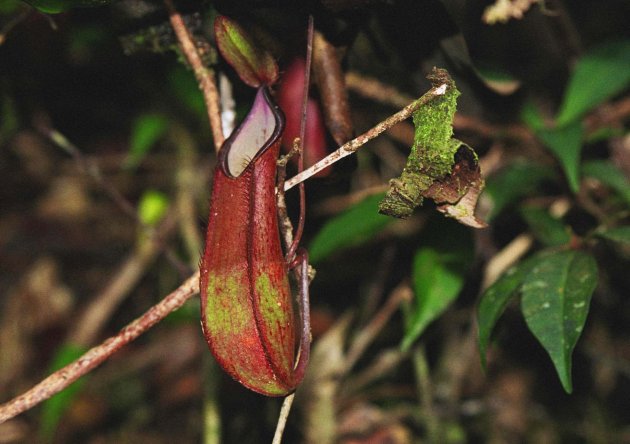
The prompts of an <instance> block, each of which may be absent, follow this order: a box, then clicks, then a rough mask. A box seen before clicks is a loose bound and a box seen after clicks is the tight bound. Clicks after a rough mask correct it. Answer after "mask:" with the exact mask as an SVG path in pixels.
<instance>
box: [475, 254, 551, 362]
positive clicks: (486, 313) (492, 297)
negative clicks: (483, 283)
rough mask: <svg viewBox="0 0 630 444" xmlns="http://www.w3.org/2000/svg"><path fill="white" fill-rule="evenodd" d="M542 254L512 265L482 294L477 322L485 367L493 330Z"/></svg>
mask: <svg viewBox="0 0 630 444" xmlns="http://www.w3.org/2000/svg"><path fill="white" fill-rule="evenodd" d="M541 254H543V253H539V254H536V255H534V256H532V257H530V258H529V259H526V260H524V261H522V262H521V263H519V264H517V265H514V266H512V267H510V268H509V269H508V270H507V271H506V272H505V273H503V274H502V275H501V277H499V279H497V280H496V282H495V283H494V284H492V285H491V286H490V287H488V289H487V290H486V291H485V292H484V293H483V294H482V295H481V299H480V300H479V306H478V307H477V324H478V326H479V340H478V343H479V355H480V358H481V365H482V366H483V367H484V368H485V367H486V350H487V348H488V343H489V341H490V335H491V333H492V330H493V329H494V326H495V325H496V323H497V321H498V320H499V318H500V317H501V315H502V314H503V312H504V311H505V308H506V307H507V305H508V303H509V302H510V299H512V297H514V296H516V294H517V293H518V291H519V289H520V287H521V284H522V283H523V279H525V276H527V273H529V271H530V270H531V269H532V267H533V266H534V265H535V264H536V263H537V262H538V261H540V258H541Z"/></svg>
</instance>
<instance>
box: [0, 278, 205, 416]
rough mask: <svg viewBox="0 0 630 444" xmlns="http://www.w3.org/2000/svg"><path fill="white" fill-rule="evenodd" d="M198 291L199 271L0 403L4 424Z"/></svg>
mask: <svg viewBox="0 0 630 444" xmlns="http://www.w3.org/2000/svg"><path fill="white" fill-rule="evenodd" d="M197 292H199V272H196V273H195V274H193V275H192V276H191V277H189V278H188V279H187V280H186V281H185V282H184V283H183V284H181V285H180V286H179V287H178V288H177V289H176V290H174V291H173V292H171V293H170V294H168V295H167V296H166V297H165V298H164V299H162V300H161V301H160V302H159V303H157V304H156V305H154V306H153V307H151V308H150V309H149V310H147V311H146V312H145V313H144V314H143V315H142V316H140V317H138V318H136V319H135V320H134V321H133V322H131V323H130V324H128V325H127V326H126V327H125V328H123V329H122V330H120V332H119V333H118V334H117V335H115V336H112V337H111V338H109V339H107V340H105V341H104V342H102V343H101V344H100V345H98V346H96V347H93V348H91V349H90V350H88V351H87V352H86V353H85V354H84V355H83V356H81V357H80V358H79V359H77V360H76V361H74V362H72V363H70V364H68V365H67V366H65V367H63V368H62V369H60V370H58V371H56V372H54V373H53V374H52V375H50V376H49V377H47V378H46V379H44V380H43V381H41V382H40V383H39V384H37V385H35V386H34V387H32V388H31V389H30V390H28V391H27V392H26V393H24V394H22V395H20V396H18V397H16V398H14V399H12V400H11V401H9V402H7V403H5V404H2V405H0V424H2V423H3V422H5V421H7V420H9V419H11V418H13V417H15V416H17V415H19V414H20V413H23V412H25V411H26V410H29V409H31V408H32V407H34V406H36V405H37V404H39V403H41V402H42V401H45V400H46V399H48V398H50V397H51V396H53V395H54V394H56V393H59V392H60V391H62V390H63V389H65V388H66V387H68V386H69V385H70V384H72V383H73V382H74V381H76V380H77V379H79V378H80V377H81V376H83V375H85V374H86V373H88V372H90V371H91V370H93V369H94V368H96V367H97V366H99V365H100V364H102V363H103V362H104V361H105V360H107V359H108V358H109V357H110V356H111V355H113V354H114V353H116V352H117V351H118V350H119V349H120V348H122V347H124V346H125V345H127V344H129V343H130V342H131V341H133V340H135V339H136V338H137V337H138V336H140V335H141V334H143V333H144V332H145V331H147V330H148V329H150V328H151V327H153V326H154V325H155V324H157V323H158V322H160V321H161V320H162V319H164V318H165V317H166V316H168V315H169V314H170V313H172V312H173V311H175V310H177V309H178V308H179V307H181V306H182V305H183V304H184V303H185V302H186V301H187V300H188V299H190V298H191V297H192V296H193V295H195V294H196V293H197Z"/></svg>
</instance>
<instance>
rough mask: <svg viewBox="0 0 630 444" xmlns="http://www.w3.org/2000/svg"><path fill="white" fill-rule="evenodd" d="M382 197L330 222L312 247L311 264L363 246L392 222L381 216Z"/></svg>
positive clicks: (371, 198)
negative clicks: (333, 254)
mask: <svg viewBox="0 0 630 444" xmlns="http://www.w3.org/2000/svg"><path fill="white" fill-rule="evenodd" d="M382 198H383V194H376V195H373V196H370V197H367V198H365V199H363V200H362V201H361V202H359V203H357V204H355V205H353V206H352V207H350V208H348V209H347V210H346V211H344V212H343V213H341V214H339V215H338V216H336V217H334V218H332V219H331V220H329V221H328V222H327V223H326V224H325V225H324V226H323V227H322V229H321V230H320V231H319V233H317V235H316V236H315V238H314V239H313V241H312V242H311V243H310V245H309V248H308V250H309V260H310V261H311V262H313V263H317V262H320V261H321V260H323V259H325V258H326V257H327V256H329V255H330V254H332V253H333V252H335V251H339V250H342V249H344V248H349V247H353V246H356V245H360V244H362V243H364V242H367V241H368V240H370V239H371V238H372V237H373V236H374V235H375V234H376V233H378V232H379V231H381V230H382V229H383V228H385V226H386V225H387V224H389V223H390V222H392V219H391V218H389V217H387V216H383V215H381V214H379V213H378V203H379V201H380V200H381V199H382Z"/></svg>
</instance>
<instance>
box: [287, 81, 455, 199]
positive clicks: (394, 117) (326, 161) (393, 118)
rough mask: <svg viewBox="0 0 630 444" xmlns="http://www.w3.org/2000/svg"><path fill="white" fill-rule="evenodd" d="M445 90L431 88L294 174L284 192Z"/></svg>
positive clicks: (406, 116) (407, 116)
mask: <svg viewBox="0 0 630 444" xmlns="http://www.w3.org/2000/svg"><path fill="white" fill-rule="evenodd" d="M447 88H448V85H447V84H446V83H443V84H441V85H439V86H436V87H433V88H431V89H430V90H429V91H428V92H427V93H426V94H424V95H423V96H422V97H420V98H419V99H417V100H415V101H413V102H411V103H410V104H409V105H407V106H406V107H405V108H403V109H402V110H400V111H398V112H397V113H396V114H394V115H392V116H390V117H388V118H387V119H385V120H383V121H382V122H380V123H379V124H377V125H376V126H374V127H373V128H371V129H369V130H368V131H366V132H365V133H363V134H361V135H360V136H358V137H356V138H354V139H352V140H351V141H350V142H348V143H346V144H344V145H342V146H341V147H340V148H339V149H337V150H336V151H335V152H333V153H331V154H329V155H328V156H326V157H324V158H323V159H322V160H320V161H319V162H317V163H316V164H314V165H313V166H311V167H310V168H307V169H306V170H304V171H302V172H301V173H299V174H296V175H295V176H293V177H292V178H291V179H289V180H287V181H286V182H285V183H284V190H285V191H286V190H289V189H291V188H293V187H294V186H295V185H297V184H299V183H301V182H304V181H305V180H306V179H308V178H309V177H311V176H313V175H315V174H317V173H319V172H320V171H321V170H323V169H324V168H327V167H329V166H330V165H332V164H333V163H335V162H337V161H338V160H340V159H343V158H344V157H346V156H349V155H350V154H353V153H354V152H356V151H357V150H358V149H359V148H361V147H362V146H363V145H365V144H366V143H367V142H369V141H370V140H372V139H374V138H375V137H377V136H378V135H380V134H381V133H383V132H384V131H386V130H388V129H389V128H391V127H392V126H394V125H396V124H397V123H399V122H402V121H403V120H405V119H407V118H409V117H410V116H411V115H412V114H413V113H414V112H415V111H416V110H417V109H418V108H420V107H421V106H423V105H425V104H427V103H428V102H430V101H431V100H433V99H434V98H435V97H438V96H443V95H444V94H445V93H446V89H447Z"/></svg>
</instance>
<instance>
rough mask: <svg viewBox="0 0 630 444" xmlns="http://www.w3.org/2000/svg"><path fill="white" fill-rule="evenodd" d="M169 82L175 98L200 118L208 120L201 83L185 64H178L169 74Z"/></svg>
mask: <svg viewBox="0 0 630 444" xmlns="http://www.w3.org/2000/svg"><path fill="white" fill-rule="evenodd" d="M168 83H169V87H170V89H171V92H172V94H173V100H175V101H176V102H180V103H182V104H183V105H184V106H185V107H186V108H188V109H189V110H190V111H192V112H193V113H194V114H195V115H196V116H199V118H200V119H202V118H203V119H204V121H205V120H207V114H206V104H205V102H204V100H203V96H202V95H201V94H199V84H198V83H197V81H196V80H195V76H194V75H193V73H191V72H190V71H189V70H187V69H186V68H184V67H183V66H181V64H180V65H177V66H176V67H175V68H173V69H172V70H171V71H170V72H169V74H168Z"/></svg>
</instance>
